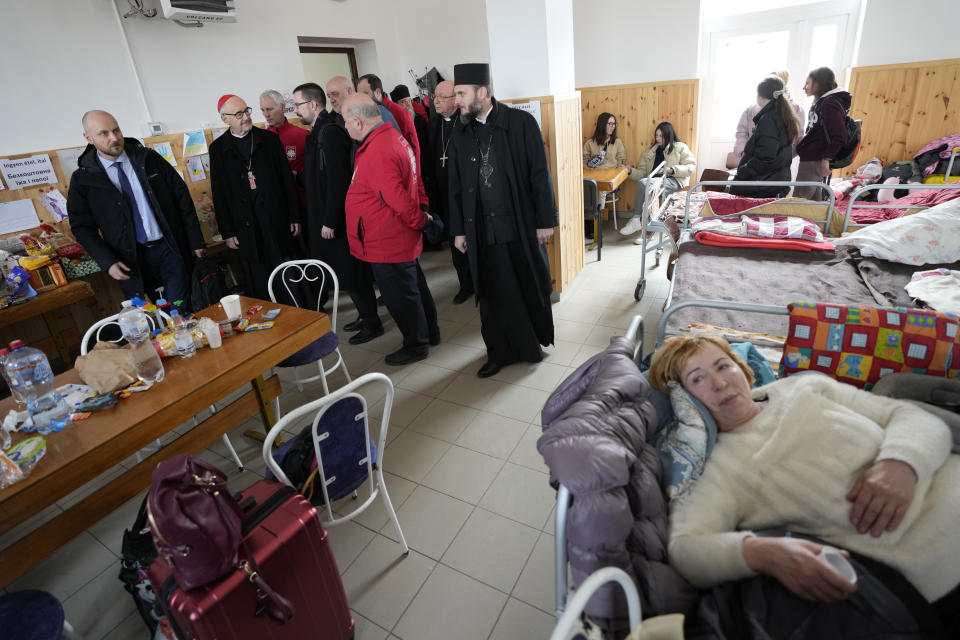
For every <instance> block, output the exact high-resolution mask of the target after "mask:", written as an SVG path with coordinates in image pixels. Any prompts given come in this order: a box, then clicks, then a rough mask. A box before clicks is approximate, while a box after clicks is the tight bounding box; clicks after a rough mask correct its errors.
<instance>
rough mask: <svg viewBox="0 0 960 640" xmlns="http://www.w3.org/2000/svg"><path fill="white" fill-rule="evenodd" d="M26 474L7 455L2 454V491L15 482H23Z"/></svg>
mask: <svg viewBox="0 0 960 640" xmlns="http://www.w3.org/2000/svg"><path fill="white" fill-rule="evenodd" d="M23 477H24V473H23V471H21V470H20V467H18V466H17V463H16V462H14V461H13V460H11V459H10V458H8V457H7V455H6V454H5V453H2V452H0V489H5V488H6V487H9V486H10V485H12V484H13V483H14V482H19V481H20V480H23Z"/></svg>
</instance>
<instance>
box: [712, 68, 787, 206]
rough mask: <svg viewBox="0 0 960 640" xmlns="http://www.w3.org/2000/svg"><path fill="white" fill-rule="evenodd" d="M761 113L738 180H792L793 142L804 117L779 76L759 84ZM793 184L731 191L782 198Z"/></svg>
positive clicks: (751, 135)
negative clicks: (794, 104)
mask: <svg viewBox="0 0 960 640" xmlns="http://www.w3.org/2000/svg"><path fill="white" fill-rule="evenodd" d="M757 105H758V106H759V107H760V110H759V112H758V113H757V114H756V115H755V116H754V117H753V124H755V127H754V129H753V133H752V134H750V138H749V139H748V140H747V144H746V145H745V146H744V148H743V157H742V158H741V159H740V164H739V165H738V166H737V175H736V177H735V178H734V180H739V181H741V182H743V181H745V182H758V181H761V180H762V181H773V182H789V181H790V164H791V162H792V161H793V143H794V142H796V141H797V139H798V138H799V137H800V130H801V125H800V120H799V119H798V118H797V114H796V113H795V112H794V110H793V104H792V103H791V101H790V93H789V92H788V91H787V89H786V87H784V86H783V81H782V80H781V79H780V78H778V77H776V76H769V77H767V78H764V79H763V80H762V81H761V82H760V84H758V85H757ZM789 190H790V187H750V186H737V185H731V186H730V193H732V194H734V195H738V196H747V197H750V198H782V197H783V196H785V195H786V194H787V191H789Z"/></svg>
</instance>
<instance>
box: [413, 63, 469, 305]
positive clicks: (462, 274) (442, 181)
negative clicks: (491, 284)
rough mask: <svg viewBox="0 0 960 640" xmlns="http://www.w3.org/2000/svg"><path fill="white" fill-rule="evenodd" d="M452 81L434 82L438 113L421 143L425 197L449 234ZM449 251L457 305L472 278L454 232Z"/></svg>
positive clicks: (454, 114)
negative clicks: (458, 286) (457, 285)
mask: <svg viewBox="0 0 960 640" xmlns="http://www.w3.org/2000/svg"><path fill="white" fill-rule="evenodd" d="M454 100H455V97H454V95H453V82H452V81H450V80H444V81H443V82H441V83H440V84H438V85H437V88H436V90H435V91H434V94H433V106H434V108H435V109H436V111H437V113H436V115H434V116H433V117H432V118H431V119H430V123H429V135H428V139H429V143H428V144H427V145H426V146H421V151H425V153H421V156H422V158H421V159H422V161H423V186H424V188H425V189H426V190H427V198H428V199H429V200H430V207H431V209H432V210H433V212H434V213H436V214H437V215H439V216H440V219H441V220H443V226H444V228H445V229H447V232H448V233H450V232H451V231H452V230H451V227H450V203H449V193H450V188H449V184H448V183H449V175H448V174H449V172H448V171H447V168H448V167H449V166H450V163H451V159H450V156H449V155H448V151H449V150H450V140H451V139H452V138H453V129H454V127H455V126H456V124H457V120H458V111H457V105H456V104H455V102H454ZM450 253H451V254H452V257H453V267H454V269H456V270H457V279H458V280H459V281H460V290H459V291H458V292H457V295H455V296H454V297H453V303H454V304H460V303H461V302H464V301H466V300H467V299H468V298H470V297H471V296H472V295H473V277H472V276H471V275H470V259H469V258H468V257H467V254H465V253H463V252H461V251H459V250H458V249H457V248H456V246H455V245H454V243H453V234H452V233H450Z"/></svg>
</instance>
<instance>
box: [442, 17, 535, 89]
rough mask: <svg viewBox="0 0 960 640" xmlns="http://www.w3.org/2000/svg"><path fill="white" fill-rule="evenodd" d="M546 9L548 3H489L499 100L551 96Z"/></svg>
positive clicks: (492, 62) (492, 63) (492, 66)
mask: <svg viewBox="0 0 960 640" xmlns="http://www.w3.org/2000/svg"><path fill="white" fill-rule="evenodd" d="M458 6H459V5H458ZM545 6H546V5H545V3H544V0H486V11H487V30H488V33H489V38H490V73H491V75H492V76H493V92H494V94H495V95H496V96H497V97H498V98H527V97H532V96H543V95H550V73H549V68H548V66H547V55H546V53H547V24H546V20H545V15H546V14H545ZM470 62H483V61H482V60H471V61H470Z"/></svg>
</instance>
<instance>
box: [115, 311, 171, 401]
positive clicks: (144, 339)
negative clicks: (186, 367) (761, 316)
mask: <svg viewBox="0 0 960 640" xmlns="http://www.w3.org/2000/svg"><path fill="white" fill-rule="evenodd" d="M117 323H118V324H119V325H120V330H121V331H122V332H123V337H124V338H126V340H127V342H128V343H129V344H130V356H131V357H132V358H133V366H134V367H135V368H136V370H137V378H139V379H140V381H141V382H143V383H144V384H154V383H156V382H160V381H161V380H163V373H164V372H163V362H161V361H160V354H158V353H157V350H156V348H155V347H154V346H153V335H152V333H151V331H150V321H149V320H148V319H147V314H146V312H145V311H144V310H143V309H140V308H138V307H135V306H133V301H131V300H125V301H124V302H123V311H121V312H120V315H119V316H118V317H117Z"/></svg>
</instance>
